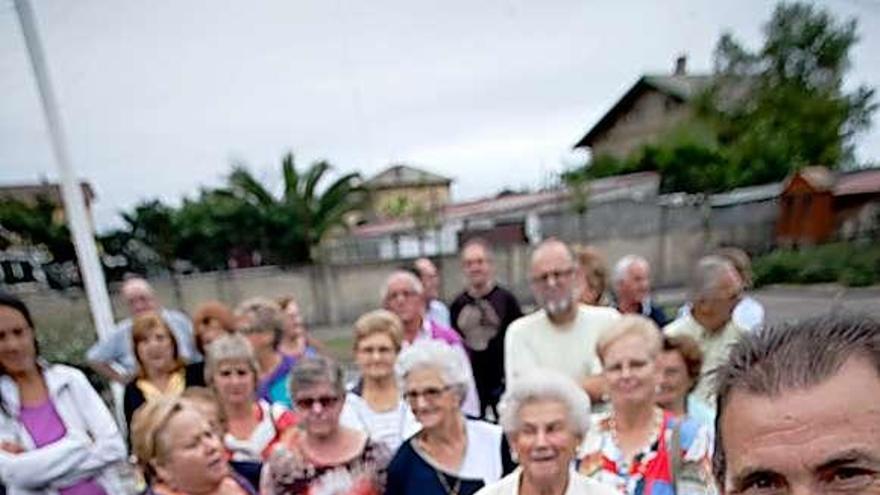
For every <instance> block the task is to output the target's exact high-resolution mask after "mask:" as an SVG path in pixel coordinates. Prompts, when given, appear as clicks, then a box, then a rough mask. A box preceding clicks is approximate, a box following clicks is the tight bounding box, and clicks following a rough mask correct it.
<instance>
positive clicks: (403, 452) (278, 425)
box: [0, 273, 714, 495]
mask: <svg viewBox="0 0 880 495" xmlns="http://www.w3.org/2000/svg"><path fill="white" fill-rule="evenodd" d="M395 277H396V278H395ZM411 278H412V276H411V275H408V274H404V273H396V274H395V275H393V276H392V277H390V279H389V283H388V284H387V286H386V287H384V288H383V298H382V299H383V305H384V306H385V307H386V308H387V309H378V310H374V311H370V312H368V313H366V314H364V315H363V316H361V317H360V318H359V319H358V320H357V321H356V322H355V324H354V339H353V349H352V351H353V358H354V359H353V361H354V363H355V365H356V367H357V371H358V373H357V379H356V380H355V381H354V382H352V383H346V379H345V373H344V371H343V369H342V368H341V367H340V365H339V364H337V363H336V362H334V361H333V360H331V359H330V358H328V357H326V356H324V355H323V354H322V353H321V352H319V350H316V346H314V345H313V341H309V340H308V339H307V337H306V336H305V335H304V332H303V328H302V321H301V317H300V316H299V307H298V306H297V305H296V302H295V301H293V300H291V299H289V298H288V299H284V300H282V301H272V300H268V299H262V298H256V299H250V300H247V301H245V302H244V303H242V304H240V305H239V306H238V308H236V310H235V311H234V312H233V311H231V310H229V309H228V308H227V307H226V306H224V305H222V304H220V303H218V302H210V303H206V304H203V305H201V306H200V307H199V308H197V310H196V311H195V312H194V318H193V322H194V337H195V348H196V349H197V351H198V352H199V353H201V354H203V355H204V357H205V359H204V361H203V362H197V363H189V364H187V363H186V362H185V361H184V359H183V357H184V356H183V353H182V351H181V347H180V346H181V343H180V342H179V337H178V336H177V335H176V333H175V332H174V331H173V330H172V328H171V327H170V326H169V325H168V324H167V320H166V319H165V318H163V317H162V315H161V314H160V313H157V312H149V311H148V312H145V313H143V314H139V315H137V316H136V317H134V318H133V320H132V323H131V338H132V349H133V351H134V358H135V360H136V363H137V371H136V376H134V378H133V379H132V380H131V381H130V382H128V384H127V385H126V388H125V396H124V412H125V420H126V423H127V424H126V425H125V426H127V428H128V431H129V434H130V443H129V446H130V450H131V452H132V454H133V456H134V459H135V460H136V462H137V464H138V466H139V468H140V472H141V473H142V474H143V476H144V477H145V483H146V488H145V489H146V492H145V493H150V494H156V495H177V494H255V493H257V492H259V493H261V494H278V495H281V494H310V495H318V494H352V495H357V494H360V495H373V494H375V495H379V494H383V493H385V494H389V495H397V494H401V495H402V494H418V495H435V494H436V495H470V494H474V493H479V494H482V495H487V494H498V495H501V494H522V495H532V494H535V495H537V494H540V495H563V494H570V495H573V494H611V493H626V494H632V495H663V494H667V493H670V494H690V493H712V492H713V490H714V488H713V484H712V482H711V476H710V472H711V471H710V453H711V450H712V438H711V435H710V426H711V422H712V421H713V418H712V411H711V410H707V409H706V406H705V404H703V403H702V402H699V401H692V400H690V393H691V392H692V391H693V389H694V387H695V385H696V383H697V381H698V378H699V377H700V373H701V365H702V358H701V353H700V348H699V346H698V345H697V344H696V343H695V342H694V341H693V340H692V339H690V338H689V337H686V336H679V337H664V336H663V334H662V333H661V332H660V331H659V329H658V328H657V326H656V325H655V324H654V322H653V321H652V320H650V319H648V318H645V317H643V316H637V315H624V316H622V317H620V318H619V319H617V321H616V322H615V323H614V324H613V325H611V326H609V327H607V328H604V329H603V330H602V331H601V334H600V335H599V336H598V338H597V339H596V349H595V353H596V355H597V356H598V359H599V360H600V362H601V368H602V372H601V378H602V380H603V381H604V383H605V391H606V393H605V396H604V397H603V399H604V401H603V402H604V403H603V404H602V405H600V406H599V407H594V408H593V409H591V401H590V397H589V396H588V394H587V393H586V391H585V389H584V386H583V384H581V383H578V382H577V381H576V380H573V379H572V378H571V377H569V376H567V375H564V374H562V373H559V372H557V371H552V370H550V369H544V368H537V367H536V368H535V369H531V370H529V371H528V372H527V373H523V374H520V375H517V377H516V379H515V380H509V381H508V383H507V384H506V391H505V392H504V395H503V396H502V398H501V401H500V403H499V404H498V407H497V415H496V416H495V417H493V418H491V419H492V420H494V421H497V424H495V423H493V422H489V421H486V420H482V419H475V417H474V416H473V415H472V414H470V413H471V412H472V408H471V407H470V406H469V403H470V402H469V401H472V399H473V397H474V395H475V393H474V375H473V372H472V367H471V364H470V363H469V361H468V354H467V353H466V352H464V349H465V347H464V346H463V345H462V340H461V339H460V338H459V337H458V336H457V334H455V333H454V332H451V331H450V332H451V333H449V332H447V333H444V332H443V331H442V330H437V329H436V328H435V327H434V325H433V323H432V322H430V321H425V320H423V319H422V318H423V316H422V315H423V312H421V311H416V310H415V309H413V311H411V312H412V313H413V315H414V316H413V317H412V318H408V317H406V315H407V314H408V313H407V311H405V310H407V309H408V306H407V304H408V303H409V302H410V299H413V298H411V297H410V294H409V292H408V291H409V290H410V287H412V286H413V283H414V282H413V281H412V280H410V279H411ZM398 282H400V283H398ZM389 310H392V311H393V312H392V311H389ZM401 314H403V315H404V316H401ZM438 328H441V327H438ZM122 438H123V436H122V434H121V433H120V429H119V428H118V427H117V425H116V423H115V422H114V420H113V418H112V415H111V414H110V412H109V411H108V410H107V408H106V406H105V405H104V402H103V401H102V400H101V399H100V397H99V396H98V394H97V393H96V392H95V391H94V389H93V388H92V387H91V386H90V385H89V383H88V381H87V380H86V378H85V377H84V375H83V374H82V373H81V372H79V371H78V370H76V369H74V368H71V367H68V366H65V365H61V364H50V363H47V362H45V361H43V360H42V359H40V356H39V348H38V345H37V342H36V331H35V328H34V323H33V321H32V319H31V317H30V313H29V311H28V308H27V307H26V306H25V305H24V303H22V302H21V300H19V299H17V298H16V297H14V296H10V295H6V294H0V479H2V481H3V483H5V485H6V490H7V491H8V493H21V494H30V493H48V494H56V493H57V494H63V495H85V494H95V495H113V494H116V493H128V492H129V491H128V490H129V489H127V488H125V487H124V486H123V483H122V479H121V477H120V473H124V472H125V470H124V467H123V466H125V465H126V463H127V461H128V458H127V450H128V449H127V448H126V444H125V442H124V441H123V440H122Z"/></svg>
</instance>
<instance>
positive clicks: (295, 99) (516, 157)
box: [0, 0, 880, 229]
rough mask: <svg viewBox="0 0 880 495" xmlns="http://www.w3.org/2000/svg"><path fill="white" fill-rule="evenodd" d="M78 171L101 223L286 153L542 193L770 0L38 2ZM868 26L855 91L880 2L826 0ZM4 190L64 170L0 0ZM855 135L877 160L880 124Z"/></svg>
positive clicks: (749, 39)
mask: <svg viewBox="0 0 880 495" xmlns="http://www.w3.org/2000/svg"><path fill="white" fill-rule="evenodd" d="M32 2H33V4H34V6H35V10H36V14H37V17H38V20H39V29H40V34H41V36H42V39H43V43H44V45H45V49H46V55H47V59H48V62H49V65H50V71H51V74H52V83H53V85H54V88H55V90H56V93H57V96H58V100H59V101H60V106H61V113H62V116H63V119H64V124H65V129H66V133H67V136H68V141H69V144H70V152H71V155H72V157H73V162H74V166H75V167H76V168H77V170H78V173H79V175H80V176H82V177H84V178H86V179H88V180H89V181H91V183H92V184H93V186H94V187H95V189H96V191H97V193H98V203H97V204H96V205H95V210H94V211H95V215H96V220H97V223H98V226H99V228H101V229H105V228H108V227H110V226H113V225H117V224H118V222H119V220H118V212H119V210H120V209H124V208H128V207H130V206H132V205H133V204H134V203H136V202H137V201H140V200H143V199H147V198H154V197H160V198H162V199H163V200H166V201H170V202H173V203H177V202H179V201H180V199H181V198H182V197H183V196H185V195H193V194H195V193H196V191H197V190H198V187H199V186H200V185H208V186H210V185H218V184H220V182H221V180H222V178H223V176H224V174H226V173H228V171H229V169H230V163H231V162H233V161H243V162H246V163H248V164H250V165H251V166H252V168H253V170H255V171H256V172H257V174H258V176H260V177H262V178H264V179H266V180H272V181H276V183H277V182H278V181H280V178H278V176H279V175H280V173H279V167H280V157H281V156H282V154H283V153H284V152H285V151H287V150H293V151H294V152H295V153H296V155H297V157H298V162H299V163H300V165H306V164H308V163H309V162H311V161H313V160H315V159H327V160H329V161H330V162H332V163H333V164H334V165H335V166H336V167H337V169H338V170H340V171H350V170H359V171H361V172H362V173H364V174H365V175H366V176H370V175H372V174H374V173H376V172H378V171H379V170H381V169H382V168H384V167H386V166H387V165H388V164H389V163H392V162H406V163H411V164H413V165H416V166H420V167H424V168H426V169H428V170H431V171H434V172H437V173H440V174H443V175H447V176H450V177H452V178H453V179H454V181H455V182H454V183H453V184H454V185H453V195H454V198H455V199H456V200H460V199H467V198H474V197H478V196H483V195H489V194H492V193H494V192H496V191H498V190H500V189H501V188H504V187H514V188H520V187H531V188H535V187H540V186H541V185H542V184H545V183H546V182H547V180H548V178H549V177H552V175H553V174H554V173H555V172H558V171H560V170H562V169H563V168H566V167H567V166H570V165H571V164H573V163H575V162H576V159H577V157H576V156H573V155H572V153H571V151H570V148H571V145H572V144H574V142H576V141H577V140H578V139H579V138H580V137H581V135H582V134H583V133H584V132H585V131H586V130H587V129H588V128H589V127H591V126H592V125H593V124H594V123H595V122H596V120H597V119H598V118H599V117H601V115H602V114H603V113H604V112H605V111H607V110H608V109H609V107H610V106H611V105H612V104H613V103H614V102H615V101H616V100H617V98H618V97H620V96H621V95H622V94H623V92H624V91H625V90H626V89H627V88H628V87H629V86H631V85H632V84H633V83H634V82H635V80H636V79H637V78H638V77H639V76H640V75H641V74H643V73H667V72H669V71H671V69H672V66H673V62H674V59H675V57H676V56H677V55H679V54H681V53H685V54H687V55H688V69H689V72H692V73H695V72H706V71H708V70H709V69H710V67H711V55H712V49H713V47H714V44H715V42H716V40H717V39H718V37H719V35H720V34H721V33H722V32H724V31H732V32H733V33H735V35H736V36H737V37H738V38H739V39H740V40H742V41H743V42H745V43H746V44H747V45H749V46H756V45H757V44H758V43H759V42H760V40H761V25H762V24H763V23H764V22H765V21H766V20H767V19H768V18H769V16H770V14H771V12H772V10H773V7H774V5H775V2H771V1H759V0H736V1H708V0H664V1H662V2H660V1H656V0H638V1H637V0H624V1H621V0H615V1H604V0H577V1H576V0H547V1H535V0H478V1H474V0H442V1H435V0H427V1H424V0H422V1H419V0H417V1H412V0H370V1H367V2H365V1H362V0H357V1H355V0H330V1H327V0H322V1H303V0H277V1H257V0H253V1H240V2H231V1H220V0H201V1H195V0H150V1H146V0H140V1H134V0H77V1H70V0H32ZM819 4H821V5H824V6H826V7H828V8H829V9H830V10H832V11H833V12H834V13H835V14H837V15H839V16H842V17H856V18H857V19H858V21H859V31H860V33H861V37H862V40H861V43H860V44H859V45H858V46H857V47H856V49H855V50H854V52H853V53H852V55H853V57H852V59H853V60H852V62H853V70H852V72H851V74H850V78H849V80H848V81H847V83H848V84H850V85H855V84H868V85H870V86H873V87H880V55H878V54H880V0H828V1H826V2H819ZM0 95H2V97H0V183H21V182H33V181H36V180H38V179H39V178H41V177H49V178H50V179H52V178H55V177H56V173H55V170H56V166H55V164H54V160H53V157H52V155H51V151H50V147H49V140H48V135H47V132H46V126H45V122H44V119H43V114H42V110H41V107H40V101H39V99H38V96H37V92H36V86H35V83H34V79H33V75H32V72H31V69H30V66H29V63H28V59H27V55H26V50H25V45H24V41H23V39H22V36H21V30H20V26H19V24H18V18H17V16H16V13H15V10H14V7H13V4H12V1H11V0H0ZM877 127H878V126H875V127H874V129H872V130H871V131H870V132H869V133H868V134H865V135H862V136H861V137H860V139H859V146H858V156H859V158H860V159H862V160H875V161H876V160H880V131H878V128H877Z"/></svg>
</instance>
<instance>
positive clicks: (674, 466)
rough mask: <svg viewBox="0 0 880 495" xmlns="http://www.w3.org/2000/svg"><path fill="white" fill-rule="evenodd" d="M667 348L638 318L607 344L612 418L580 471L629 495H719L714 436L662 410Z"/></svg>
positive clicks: (610, 334)
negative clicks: (662, 359)
mask: <svg viewBox="0 0 880 495" xmlns="http://www.w3.org/2000/svg"><path fill="white" fill-rule="evenodd" d="M661 346H662V341H661V337H660V332H659V331H658V330H657V326H656V325H655V324H654V322H653V321H651V320H649V319H647V318H645V317H644V316H638V315H624V316H623V317H622V318H621V319H620V320H619V321H618V322H617V323H615V324H614V325H613V326H610V327H608V328H607V329H605V330H604V331H603V332H602V334H601V335H600V336H599V340H598V342H597V344H596V351H597V354H598V355H599V359H600V360H601V361H602V367H603V371H602V374H603V375H604V377H605V379H606V381H607V383H608V394H609V396H610V404H611V410H610V412H609V413H608V414H607V415H604V416H603V417H601V418H599V419H598V421H597V424H596V426H597V427H596V428H595V429H594V430H593V431H591V434H590V435H589V436H588V438H587V441H586V442H585V446H584V450H583V451H584V453H585V456H584V458H583V459H582V460H581V463H580V467H579V470H580V472H581V473H583V474H586V475H588V476H590V477H592V478H593V479H595V480H597V481H600V482H603V483H606V484H608V485H611V486H612V487H614V488H616V489H617V490H619V491H620V492H621V493H624V494H627V495H660V494H664V495H665V494H669V493H675V494H676V495H690V494H697V493H699V494H704V493H711V492H712V486H713V485H712V482H711V474H710V470H709V462H710V453H711V443H712V442H711V437H710V435H709V431H708V429H707V428H706V427H705V426H704V425H702V424H700V423H698V422H696V421H695V420H693V419H691V418H688V417H683V418H679V417H676V415H675V414H673V413H671V412H669V411H664V410H663V409H661V408H660V407H658V406H657V405H656V397H657V395H656V390H657V386H658V385H659V383H660V376H659V372H658V365H657V359H658V356H659V355H660V350H661Z"/></svg>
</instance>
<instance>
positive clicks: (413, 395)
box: [403, 385, 450, 402]
mask: <svg viewBox="0 0 880 495" xmlns="http://www.w3.org/2000/svg"><path fill="white" fill-rule="evenodd" d="M449 388H450V387H449V385H446V386H445V387H427V388H424V389H422V390H407V391H406V392H404V393H403V399H404V400H405V401H407V402H415V401H417V400H418V399H419V397H422V398H424V399H425V400H426V401H435V400H437V399H439V398H440V396H441V395H443V392H446V391H447V390H449Z"/></svg>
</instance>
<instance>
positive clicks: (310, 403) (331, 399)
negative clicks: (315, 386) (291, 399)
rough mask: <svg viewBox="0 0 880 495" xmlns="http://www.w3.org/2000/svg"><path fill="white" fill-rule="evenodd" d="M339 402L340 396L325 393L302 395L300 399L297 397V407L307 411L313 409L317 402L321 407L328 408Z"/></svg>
mask: <svg viewBox="0 0 880 495" xmlns="http://www.w3.org/2000/svg"><path fill="white" fill-rule="evenodd" d="M338 403H339V396H337V395H325V396H322V397H302V398H300V399H296V401H295V404H296V407H297V409H302V410H305V411H308V410H311V409H312V408H313V407H315V404H321V409H328V408H331V407H333V406H335V405H336V404H338Z"/></svg>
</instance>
